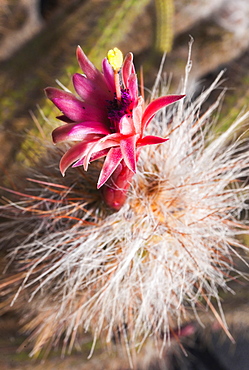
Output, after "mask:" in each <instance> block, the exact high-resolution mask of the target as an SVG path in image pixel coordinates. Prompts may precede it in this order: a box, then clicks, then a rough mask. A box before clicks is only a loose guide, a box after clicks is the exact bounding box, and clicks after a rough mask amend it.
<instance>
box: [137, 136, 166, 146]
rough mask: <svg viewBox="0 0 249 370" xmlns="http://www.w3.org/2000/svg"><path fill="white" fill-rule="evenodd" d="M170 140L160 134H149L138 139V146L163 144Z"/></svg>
mask: <svg viewBox="0 0 249 370" xmlns="http://www.w3.org/2000/svg"><path fill="white" fill-rule="evenodd" d="M168 140H169V139H165V138H164V137H160V136H153V135H147V136H145V137H143V138H141V139H139V140H138V141H137V146H138V147H140V146H145V145H153V144H162V143H165V141H168Z"/></svg>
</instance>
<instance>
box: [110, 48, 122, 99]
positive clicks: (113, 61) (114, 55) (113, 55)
mask: <svg viewBox="0 0 249 370" xmlns="http://www.w3.org/2000/svg"><path fill="white" fill-rule="evenodd" d="M107 59H108V62H109V63H110V65H111V66H112V68H113V71H114V83H115V88H116V96H117V100H118V101H120V100H121V88H120V80H119V71H120V69H121V67H122V64H123V54H122V51H121V50H119V49H118V48H114V49H111V50H109V51H108V53H107Z"/></svg>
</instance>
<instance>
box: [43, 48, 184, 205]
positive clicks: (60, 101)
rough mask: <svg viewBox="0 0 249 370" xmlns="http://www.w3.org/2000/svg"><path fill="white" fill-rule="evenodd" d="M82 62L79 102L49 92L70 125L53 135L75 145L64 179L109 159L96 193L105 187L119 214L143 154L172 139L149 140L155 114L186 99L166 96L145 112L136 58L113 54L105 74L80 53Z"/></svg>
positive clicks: (76, 84)
mask: <svg viewBox="0 0 249 370" xmlns="http://www.w3.org/2000/svg"><path fill="white" fill-rule="evenodd" d="M77 58H78V62H79V65H80V67H81V69H82V71H83V72H84V74H79V73H76V74H74V76H73V85H74V88H75V91H76V93H77V96H75V95H74V94H72V93H70V92H67V91H63V90H60V89H57V88H53V87H48V88H46V89H45V91H46V94H47V97H48V98H49V99H50V100H51V101H52V102H53V103H54V104H55V105H56V106H57V107H58V108H59V109H60V111H61V112H62V113H63V115H62V116H60V117H58V118H59V119H60V120H61V121H63V122H66V123H65V124H64V125H62V126H60V127H58V128H56V129H55V130H54V131H53V133H52V137H53V141H54V143H55V144H57V143H60V142H65V141H70V142H71V141H72V142H76V144H75V145H73V146H72V147H71V148H70V149H69V150H68V151H67V152H66V153H65V154H64V155H63V157H62V158H61V161H60V170H61V173H62V174H63V175H64V174H65V171H66V170H67V168H68V167H69V166H71V165H72V167H77V166H81V165H83V167H84V169H85V170H87V169H88V165H89V163H90V162H91V161H94V160H96V159H99V158H102V157H105V160H104V163H103V167H102V170H101V172H100V176H99V180H98V184H97V188H100V187H101V186H103V185H104V184H105V185H106V188H105V189H104V191H103V195H104V200H105V201H106V203H107V204H108V205H109V206H110V207H112V208H114V209H119V208H121V206H122V205H123V203H124V201H125V199H126V193H127V190H128V188H129V184H130V180H131V178H132V177H133V175H134V173H136V163H137V160H138V156H139V149H140V148H141V147H143V146H145V145H151V144H159V143H163V142H165V141H166V140H168V139H167V138H163V137H158V136H151V135H147V136H146V135H145V129H146V127H147V126H148V124H149V122H150V121H151V119H152V118H153V117H154V115H155V114H156V112H157V111H158V110H160V109H161V108H163V107H165V106H167V105H169V104H171V103H174V102H176V101H178V100H179V99H181V98H182V97H183V95H169V96H163V97H160V98H158V99H155V100H154V101H152V102H151V103H150V104H149V105H148V106H147V107H145V104H144V99H143V98H142V96H139V93H138V82H137V76H136V73H135V68H134V64H133V55H132V54H131V53H129V54H127V56H126V57H125V59H124V61H123V56H122V53H121V51H120V50H119V49H117V48H114V49H113V50H110V51H109V52H108V58H105V59H104V60H103V62H102V71H103V72H100V71H99V70H98V69H96V68H95V66H94V65H93V64H92V63H91V62H90V61H89V59H88V58H87V57H86V55H85V54H84V52H83V51H82V49H81V48H80V47H78V48H77Z"/></svg>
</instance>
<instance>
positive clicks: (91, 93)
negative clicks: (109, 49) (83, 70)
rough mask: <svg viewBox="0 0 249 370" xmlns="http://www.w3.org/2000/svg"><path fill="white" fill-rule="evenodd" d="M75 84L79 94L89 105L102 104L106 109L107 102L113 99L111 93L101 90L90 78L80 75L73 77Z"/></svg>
mask: <svg viewBox="0 0 249 370" xmlns="http://www.w3.org/2000/svg"><path fill="white" fill-rule="evenodd" d="M73 84H74V88H75V91H76V92H77V94H78V95H79V96H80V97H81V98H82V99H83V100H85V101H87V102H88V103H89V104H93V105H96V101H98V102H99V104H100V103H101V102H102V105H103V107H102V108H103V109H105V105H106V100H107V99H111V94H110V93H108V92H105V91H103V90H101V89H100V88H99V87H98V86H96V84H94V83H93V82H92V81H91V80H90V79H89V78H86V77H85V76H83V75H81V74H79V73H75V74H74V75H73Z"/></svg>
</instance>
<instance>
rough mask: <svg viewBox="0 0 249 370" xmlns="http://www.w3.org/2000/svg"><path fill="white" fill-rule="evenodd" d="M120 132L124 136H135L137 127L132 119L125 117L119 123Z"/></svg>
mask: <svg viewBox="0 0 249 370" xmlns="http://www.w3.org/2000/svg"><path fill="white" fill-rule="evenodd" d="M119 131H120V133H121V134H122V135H125V136H129V135H135V134H136V132H135V127H134V122H133V119H132V117H128V116H123V117H122V118H121V120H120V122H119Z"/></svg>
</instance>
